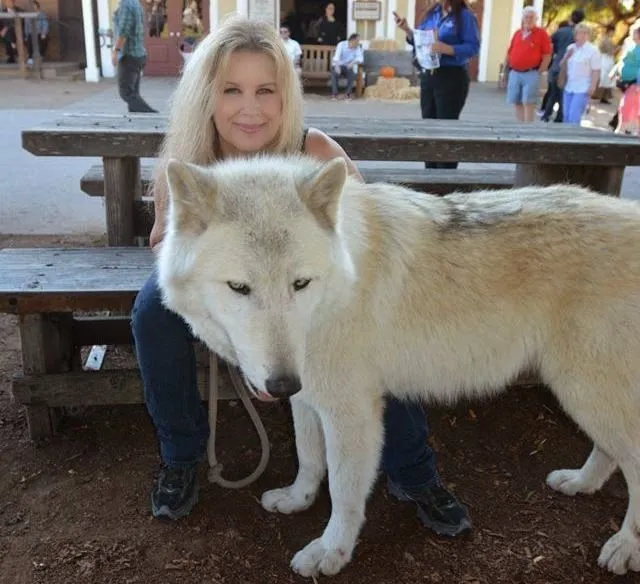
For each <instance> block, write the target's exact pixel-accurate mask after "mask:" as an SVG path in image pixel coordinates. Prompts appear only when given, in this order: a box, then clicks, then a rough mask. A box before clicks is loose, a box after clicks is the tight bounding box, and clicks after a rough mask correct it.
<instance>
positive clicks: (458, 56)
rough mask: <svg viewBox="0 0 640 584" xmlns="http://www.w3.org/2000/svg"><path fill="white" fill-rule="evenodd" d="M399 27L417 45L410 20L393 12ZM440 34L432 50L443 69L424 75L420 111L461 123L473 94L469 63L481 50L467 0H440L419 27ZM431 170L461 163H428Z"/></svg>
mask: <svg viewBox="0 0 640 584" xmlns="http://www.w3.org/2000/svg"><path fill="white" fill-rule="evenodd" d="M393 15H394V17H395V20H396V24H397V25H398V27H400V28H401V29H402V30H403V31H404V32H405V33H406V34H407V42H408V43H409V44H411V45H413V44H414V40H413V31H412V30H411V28H410V27H409V24H408V23H407V19H406V18H404V17H402V16H400V15H398V14H397V13H396V12H394V13H393ZM417 28H418V29H419V30H434V31H436V36H437V40H436V42H435V43H434V44H433V46H432V51H433V52H434V53H437V54H439V55H440V66H439V67H438V68H437V69H432V70H430V71H421V73H420V109H421V112H422V118H423V119H440V120H457V119H459V118H460V114H461V112H462V108H464V104H465V102H466V101H467V95H468V94H469V71H468V64H469V60H470V59H471V58H472V57H475V56H476V55H477V54H478V51H479V50H480V34H479V32H478V22H477V20H476V17H475V15H474V14H473V12H472V11H471V9H470V8H469V6H468V5H467V3H466V2H465V0H440V1H438V2H436V3H434V5H433V6H431V7H430V8H429V9H428V10H427V12H426V14H425V15H424V17H423V18H422V20H421V21H420V23H419V24H418V27H417ZM425 166H426V167H427V168H456V167H457V166H458V163H457V162H425Z"/></svg>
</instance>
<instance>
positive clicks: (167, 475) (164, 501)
mask: <svg viewBox="0 0 640 584" xmlns="http://www.w3.org/2000/svg"><path fill="white" fill-rule="evenodd" d="M197 469H198V466H197V465H195V464H194V465H193V466H190V467H187V468H174V467H170V466H167V465H166V464H163V465H162V466H161V467H160V472H159V473H158V476H157V477H156V481H155V484H154V485H153V491H151V512H152V513H153V516H154V517H157V518H158V519H173V520H176V519H180V518H181V517H185V516H186V515H189V513H191V510H192V509H193V507H194V505H195V504H196V503H197V502H198V473H197Z"/></svg>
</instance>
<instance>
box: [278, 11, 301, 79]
mask: <svg viewBox="0 0 640 584" xmlns="http://www.w3.org/2000/svg"><path fill="white" fill-rule="evenodd" d="M280 38H281V39H282V42H283V43H284V46H285V48H286V49H287V54H288V55H289V58H290V59H291V61H292V62H293V67H294V69H295V70H296V73H297V74H298V77H299V76H300V75H301V74H302V68H301V67H300V59H302V48H301V47H300V43H298V41H294V40H293V39H292V38H291V30H290V29H289V25H288V24H281V25H280Z"/></svg>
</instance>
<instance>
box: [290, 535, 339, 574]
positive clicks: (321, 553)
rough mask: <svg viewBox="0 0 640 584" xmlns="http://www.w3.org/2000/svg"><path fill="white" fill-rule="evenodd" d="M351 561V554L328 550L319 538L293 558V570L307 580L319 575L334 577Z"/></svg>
mask: <svg viewBox="0 0 640 584" xmlns="http://www.w3.org/2000/svg"><path fill="white" fill-rule="evenodd" d="M350 559H351V554H349V553H347V552H346V550H342V549H339V548H338V549H327V548H325V546H324V544H323V543H322V538H318V539H314V540H313V541H312V542H311V543H310V544H309V545H308V546H307V547H305V548H303V549H301V550H300V551H299V552H298V553H297V554H296V555H295V556H293V560H291V569H292V570H293V571H294V572H296V573H298V574H300V575H301V576H304V577H305V578H310V577H311V576H317V575H318V574H324V575H325V576H333V575H334V574H337V573H338V572H339V571H340V570H342V568H344V567H345V565H346V564H347V563H348V562H349V560H350Z"/></svg>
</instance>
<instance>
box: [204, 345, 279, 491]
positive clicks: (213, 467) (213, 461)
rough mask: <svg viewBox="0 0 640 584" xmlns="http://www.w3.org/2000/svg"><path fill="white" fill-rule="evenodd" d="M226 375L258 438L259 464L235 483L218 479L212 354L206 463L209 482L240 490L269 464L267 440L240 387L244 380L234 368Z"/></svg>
mask: <svg viewBox="0 0 640 584" xmlns="http://www.w3.org/2000/svg"><path fill="white" fill-rule="evenodd" d="M229 375H230V376H231V384H232V385H233V389H234V390H235V392H236V394H237V395H238V397H239V398H240V401H242V404H243V405H244V407H245V409H246V410H247V413H248V414H249V417H250V418H251V421H252V422H253V425H254V427H255V429H256V432H257V433H258V436H259V438H260V450H261V452H260V462H259V463H258V466H257V467H256V469H255V470H254V471H253V472H252V473H251V474H250V475H249V476H248V477H245V478H244V479H240V480H237V481H228V480H227V479H225V478H224V477H223V476H222V469H223V465H222V464H221V463H219V462H218V459H217V458H216V424H217V421H218V395H219V391H218V358H217V357H216V355H215V354H214V353H209V441H208V443H207V459H208V461H209V475H208V477H209V482H210V483H217V484H218V485H220V486H221V487H224V488H226V489H241V488H243V487H246V486H247V485H250V484H251V483H253V482H255V481H256V480H257V479H258V478H259V477H260V475H261V474H262V473H263V472H264V470H265V469H266V468H267V464H268V463H269V452H270V445H269V437H268V436H267V431H266V430H265V428H264V424H263V423H262V420H261V419H260V415H259V414H258V412H257V411H256V408H255V406H254V405H253V403H251V397H249V393H248V391H247V389H246V387H245V385H244V380H243V379H241V378H240V374H239V373H238V370H237V369H236V368H235V367H229Z"/></svg>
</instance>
